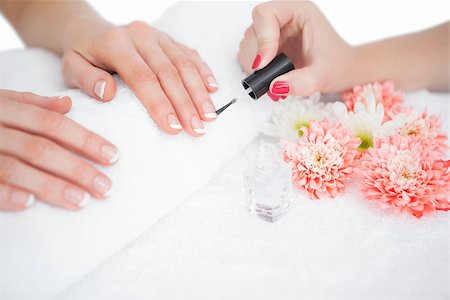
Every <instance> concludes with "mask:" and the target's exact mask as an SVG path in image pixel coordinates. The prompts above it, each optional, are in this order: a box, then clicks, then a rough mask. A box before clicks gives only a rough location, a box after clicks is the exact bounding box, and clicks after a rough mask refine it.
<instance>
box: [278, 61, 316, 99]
mask: <svg viewBox="0 0 450 300" xmlns="http://www.w3.org/2000/svg"><path fill="white" fill-rule="evenodd" d="M316 83H317V79H316V77H315V75H314V73H313V72H312V70H311V67H304V68H301V69H296V70H292V71H290V72H288V73H286V74H283V75H281V76H279V77H277V78H275V79H274V80H273V81H272V82H271V83H270V89H269V91H270V92H271V93H272V94H274V95H277V96H287V95H292V96H310V95H312V94H314V93H315V92H317V91H318V87H317V84H316Z"/></svg>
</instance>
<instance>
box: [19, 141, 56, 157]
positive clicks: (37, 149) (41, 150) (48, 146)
mask: <svg viewBox="0 0 450 300" xmlns="http://www.w3.org/2000/svg"><path fill="white" fill-rule="evenodd" d="M53 150H54V145H53V144H52V143H51V142H50V141H47V140H46V139H43V138H38V137H32V138H30V139H29V140H28V141H26V142H25V145H24V154H25V156H26V158H27V160H29V161H31V162H33V161H38V160H40V159H42V158H43V157H45V155H46V154H48V153H51V152H52V151H53Z"/></svg>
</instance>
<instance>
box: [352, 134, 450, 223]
mask: <svg viewBox="0 0 450 300" xmlns="http://www.w3.org/2000/svg"><path fill="white" fill-rule="evenodd" d="M438 157H439V153H438V152H436V151H434V150H433V149H430V148H426V147H425V146H424V145H423V144H422V143H421V142H420V141H419V140H418V139H416V138H414V137H413V136H401V135H394V136H390V137H388V138H386V139H383V140H381V139H380V140H377V141H376V145H375V147H374V148H371V149H369V150H368V151H367V152H366V153H365V154H364V156H363V158H362V162H361V166H362V170H361V175H362V190H363V192H364V193H365V194H366V197H367V199H369V200H376V201H379V202H380V203H381V204H382V206H383V207H395V208H398V209H400V210H401V211H406V212H409V213H411V214H413V215H414V216H416V217H417V218H420V217H421V216H422V215H423V214H424V213H429V212H433V211H435V210H436V209H439V210H449V209H450V202H449V196H450V171H449V166H450V163H449V161H442V160H440V159H438Z"/></svg>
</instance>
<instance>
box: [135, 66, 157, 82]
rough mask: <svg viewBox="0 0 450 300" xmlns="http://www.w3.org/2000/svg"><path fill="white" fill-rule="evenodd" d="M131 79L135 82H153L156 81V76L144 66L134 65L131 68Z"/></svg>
mask: <svg viewBox="0 0 450 300" xmlns="http://www.w3.org/2000/svg"><path fill="white" fill-rule="evenodd" d="M132 80H133V81H134V82H135V83H143V82H146V83H147V82H148V83H154V82H157V81H158V78H157V77H156V75H155V74H154V73H153V72H151V71H150V69H149V68H147V67H146V66H143V65H135V66H134V67H133V69H132Z"/></svg>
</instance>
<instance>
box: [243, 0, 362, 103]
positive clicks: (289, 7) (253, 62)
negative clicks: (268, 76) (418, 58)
mask: <svg viewBox="0 0 450 300" xmlns="http://www.w3.org/2000/svg"><path fill="white" fill-rule="evenodd" d="M280 52H284V53H286V54H287V55H288V56H289V57H290V58H291V59H292V61H293V63H294V65H295V67H296V70H293V71H291V72H289V73H286V74H284V75H281V76H279V77H278V78H275V79H274V80H273V81H272V83H271V85H270V89H269V91H270V93H269V96H271V98H272V99H273V100H275V101H277V100H278V99H279V98H280V97H283V98H284V97H286V96H287V95H300V96H309V95H311V94H313V93H315V92H318V91H320V92H325V93H334V92H340V91H342V90H345V89H348V88H350V87H351V86H352V82H353V81H354V80H353V79H352V78H350V77H351V74H352V70H353V69H354V68H355V66H354V65H352V63H353V59H354V50H353V48H352V47H351V46H349V45H348V44H347V43H346V42H345V41H344V40H343V39H342V38H341V37H339V35H338V34H337V33H336V31H335V30H334V29H333V27H332V26H331V24H330V23H329V22H328V21H327V19H326V18H325V16H324V15H323V13H322V12H321V11H320V10H319V9H318V8H317V6H316V5H315V4H313V3H311V2H304V1H299V2H292V1H273V2H267V3H262V4H260V5H258V6H256V7H255V8H254V9H253V23H252V24H251V26H250V27H249V28H248V29H247V30H246V31H245V35H244V39H243V40H242V41H241V44H240V48H239V53H238V60H239V63H240V64H241V66H242V67H243V69H244V71H246V72H247V73H250V72H253V71H255V70H259V69H261V68H263V67H265V66H266V65H267V64H269V62H270V61H272V59H274V58H275V56H276V55H277V54H278V53H280Z"/></svg>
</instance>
